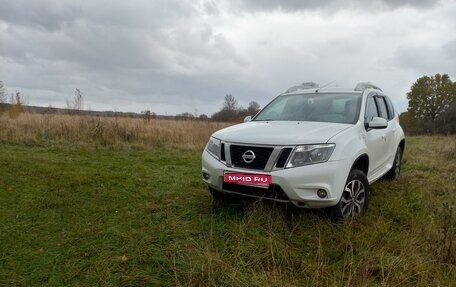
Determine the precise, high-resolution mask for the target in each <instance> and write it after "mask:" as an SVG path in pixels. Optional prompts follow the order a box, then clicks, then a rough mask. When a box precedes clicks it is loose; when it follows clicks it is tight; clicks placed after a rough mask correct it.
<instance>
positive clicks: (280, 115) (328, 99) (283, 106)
mask: <svg viewBox="0 0 456 287" xmlns="http://www.w3.org/2000/svg"><path fill="white" fill-rule="evenodd" d="M360 106H361V93H312V94H295V95H282V96H278V97H277V98H275V99H274V100H273V101H272V102H271V103H269V104H268V105H267V106H266V107H265V108H264V109H263V110H262V111H261V112H260V113H259V114H258V115H257V116H256V117H255V119H254V120H255V121H311V122H331V123H345V124H354V123H356V121H357V119H358V116H359V108H360Z"/></svg>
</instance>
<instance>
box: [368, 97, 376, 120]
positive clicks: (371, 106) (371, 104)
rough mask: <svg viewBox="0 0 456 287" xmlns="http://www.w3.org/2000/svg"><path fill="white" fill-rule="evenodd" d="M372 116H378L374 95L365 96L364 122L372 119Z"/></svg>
mask: <svg viewBox="0 0 456 287" xmlns="http://www.w3.org/2000/svg"><path fill="white" fill-rule="evenodd" d="M374 117H378V111H377V105H376V104H375V100H374V97H369V98H367V108H366V122H370V121H372V119H373V118H374Z"/></svg>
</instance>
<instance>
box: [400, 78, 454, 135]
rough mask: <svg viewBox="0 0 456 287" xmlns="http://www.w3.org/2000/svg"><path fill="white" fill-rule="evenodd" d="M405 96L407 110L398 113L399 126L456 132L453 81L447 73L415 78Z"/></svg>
mask: <svg viewBox="0 0 456 287" xmlns="http://www.w3.org/2000/svg"><path fill="white" fill-rule="evenodd" d="M407 99H408V109H407V112H404V113H402V114H401V115H400V122H401V126H402V127H403V128H404V130H405V131H406V132H407V133H409V134H454V133H456V82H453V81H451V79H450V77H449V76H448V75H447V74H443V75H441V74H435V75H434V76H422V77H420V78H418V79H417V80H416V82H415V83H413V84H412V86H411V88H410V91H409V92H408V93H407Z"/></svg>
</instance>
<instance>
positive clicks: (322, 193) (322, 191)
mask: <svg viewBox="0 0 456 287" xmlns="http://www.w3.org/2000/svg"><path fill="white" fill-rule="evenodd" d="M317 195H318V197H319V198H325V197H326V196H327V195H328V193H327V192H326V190H324V189H319V190H318V191H317Z"/></svg>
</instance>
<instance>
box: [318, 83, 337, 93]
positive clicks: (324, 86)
mask: <svg viewBox="0 0 456 287" xmlns="http://www.w3.org/2000/svg"><path fill="white" fill-rule="evenodd" d="M335 82H336V80H334V81H331V82H329V83H327V84H326V85H323V86H321V87H319V88H318V89H316V90H315V92H316V93H318V91H319V90H321V89H323V88H326V87H327V86H329V85H331V84H333V83H335Z"/></svg>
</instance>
